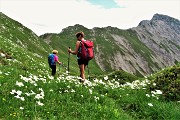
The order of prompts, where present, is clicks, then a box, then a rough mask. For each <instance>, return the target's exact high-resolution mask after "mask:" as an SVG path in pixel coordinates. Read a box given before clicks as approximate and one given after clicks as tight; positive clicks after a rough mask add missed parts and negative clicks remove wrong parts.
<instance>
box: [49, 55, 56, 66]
mask: <svg viewBox="0 0 180 120" xmlns="http://www.w3.org/2000/svg"><path fill="white" fill-rule="evenodd" d="M54 57H55V55H54V54H49V56H48V63H49V65H55V64H56V63H55V61H54Z"/></svg>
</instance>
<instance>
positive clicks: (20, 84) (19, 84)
mask: <svg viewBox="0 0 180 120" xmlns="http://www.w3.org/2000/svg"><path fill="white" fill-rule="evenodd" d="M16 85H17V86H19V87H22V86H24V84H23V83H22V82H18V81H16Z"/></svg>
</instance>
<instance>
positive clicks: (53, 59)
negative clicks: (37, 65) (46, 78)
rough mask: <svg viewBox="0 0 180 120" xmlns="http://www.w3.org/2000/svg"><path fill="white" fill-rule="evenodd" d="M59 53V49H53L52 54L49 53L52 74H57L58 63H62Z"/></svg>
mask: <svg viewBox="0 0 180 120" xmlns="http://www.w3.org/2000/svg"><path fill="white" fill-rule="evenodd" d="M57 54H58V51H57V50H53V51H52V54H49V56H48V63H49V67H50V68H51V69H52V76H55V75H56V63H59V64H62V62H60V61H59V60H58V56H57Z"/></svg>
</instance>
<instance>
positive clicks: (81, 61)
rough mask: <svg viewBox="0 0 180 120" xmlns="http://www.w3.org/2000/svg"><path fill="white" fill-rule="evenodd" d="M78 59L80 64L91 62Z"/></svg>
mask: <svg viewBox="0 0 180 120" xmlns="http://www.w3.org/2000/svg"><path fill="white" fill-rule="evenodd" d="M77 61H78V65H82V64H84V65H88V62H89V61H86V60H82V59H77Z"/></svg>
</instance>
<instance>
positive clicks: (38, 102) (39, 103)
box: [36, 101, 44, 106]
mask: <svg viewBox="0 0 180 120" xmlns="http://www.w3.org/2000/svg"><path fill="white" fill-rule="evenodd" d="M36 103H37V104H38V105H40V106H43V105H44V104H43V103H42V102H40V101H37V102H36Z"/></svg>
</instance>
